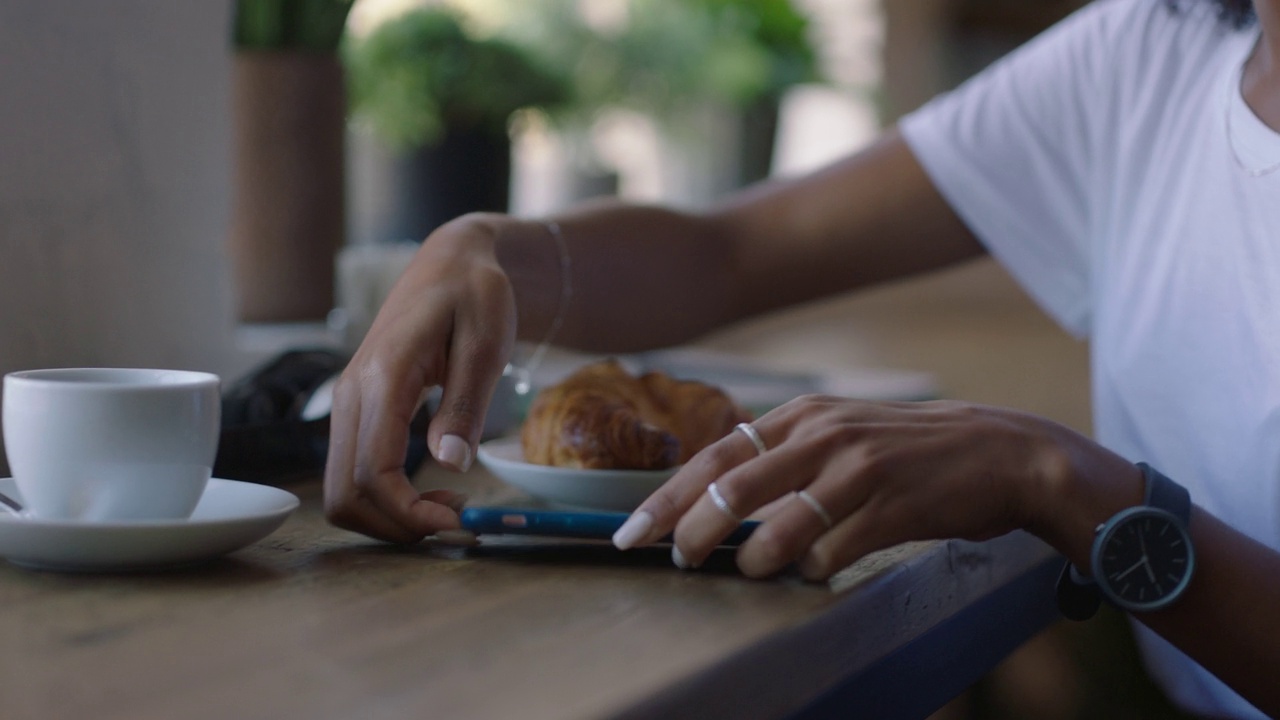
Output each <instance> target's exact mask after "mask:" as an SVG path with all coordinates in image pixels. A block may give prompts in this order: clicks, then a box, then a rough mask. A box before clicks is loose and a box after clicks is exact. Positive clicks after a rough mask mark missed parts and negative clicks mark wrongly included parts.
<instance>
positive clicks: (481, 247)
mask: <svg viewBox="0 0 1280 720" xmlns="http://www.w3.org/2000/svg"><path fill="white" fill-rule="evenodd" d="M500 222H501V220H499V219H498V218H497V217H496V216H467V217H464V218H461V219H459V220H456V221H454V222H451V223H449V224H447V225H445V226H443V227H442V228H440V229H439V230H437V231H436V232H435V233H433V234H432V235H431V236H430V237H429V238H427V240H426V242H424V243H423V245H422V248H421V249H420V250H419V251H418V253H417V254H416V255H415V256H414V259H413V260H412V262H411V263H410V264H409V267H408V268H407V269H406V270H405V272H404V274H403V275H402V276H401V277H400V279H399V280H398V281H397V282H396V284H395V287H394V288H393V289H392V291H391V293H390V295H389V296H388V298H387V300H386V302H385V303H384V304H383V306H382V309H381V310H380V311H379V312H378V316H377V318H376V319H375V320H374V323H373V326H372V328H371V329H370V330H369V333H368V335H367V336H366V337H365V339H364V342H362V343H361V345H360V348H359V350H357V352H356V354H355V357H353V358H352V360H351V363H350V364H349V365H348V366H347V368H346V370H345V371H344V372H343V374H342V377H341V378H340V379H339V381H338V384H337V387H336V388H335V389H334V403H333V414H332V420H331V428H330V441H329V457H328V462H327V463H326V467H325V514H326V515H327V517H328V518H329V521H330V522H332V523H333V524H335V525H337V526H339V527H343V528H346V529H349V530H355V531H357V532H361V533H364V534H366V535H369V536H372V537H375V538H379V539H382V540H387V541H391V542H402V543H409V542H416V541H418V540H421V539H422V538H423V537H425V536H426V535H430V534H433V533H435V532H437V531H439V530H449V529H455V528H457V527H458V526H459V525H458V511H459V510H460V509H461V505H462V502H463V501H464V500H465V498H462V497H461V496H459V495H457V494H455V493H452V492H450V491H447V490H435V491H430V492H425V493H419V492H418V491H417V490H416V489H414V487H413V486H412V485H411V484H410V483H409V479H408V477H406V476H405V473H404V458H405V453H406V451H407V449H408V443H409V422H410V420H411V419H412V417H413V415H414V412H415V411H416V410H417V409H418V406H419V403H420V401H421V399H422V398H423V395H424V393H425V392H426V391H427V390H428V389H430V388H432V387H434V386H436V385H441V386H443V388H444V391H443V396H442V399H441V402H440V410H439V412H437V413H436V415H435V417H433V418H432V420H431V424H430V427H429V429H428V431H427V445H428V447H429V448H430V449H431V452H432V454H433V455H434V456H435V458H436V459H437V460H438V461H439V462H440V463H441V464H443V465H446V466H449V467H452V468H453V469H457V470H465V469H467V467H468V466H469V465H470V464H471V461H472V458H473V448H474V447H475V446H476V444H477V443H478V442H479V440H480V432H481V430H482V428H483V426H484V414H485V411H486V409H487V408H488V406H489V400H490V398H491V397H492V395H493V391H494V387H495V386H496V384H497V381H498V378H499V376H500V375H501V374H502V370H503V367H504V366H505V365H506V362H507V359H508V358H509V357H510V354H511V348H512V345H513V343H514V341H515V325H516V311H515V301H514V295H513V291H512V287H511V283H510V281H509V279H508V277H507V275H506V274H505V273H504V271H503V269H502V268H501V267H500V266H499V264H498V261H497V259H496V255H495V239H496V236H497V232H498V224H499V223H500Z"/></svg>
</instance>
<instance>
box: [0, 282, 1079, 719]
mask: <svg viewBox="0 0 1280 720" xmlns="http://www.w3.org/2000/svg"><path fill="white" fill-rule="evenodd" d="M965 272H972V271H965ZM976 272H977V275H973V276H972V277H976V278H977V279H978V280H977V283H976V284H977V286H979V289H980V290H982V292H986V288H988V287H989V286H990V283H989V282H988V281H989V279H990V278H989V277H988V276H987V275H985V274H983V273H985V272H986V271H984V270H981V269H979V270H977V271H976ZM964 277H967V276H965V275H961V278H962V279H963V278H964ZM947 287H948V286H943V290H942V294H941V296H940V297H941V301H940V302H938V303H935V304H934V305H928V304H927V303H925V304H924V305H921V304H920V303H918V302H916V300H915V298H917V297H918V296H916V295H913V296H912V299H911V301H909V302H900V303H893V302H889V299H891V298H892V296H893V293H894V292H897V291H893V290H890V291H887V293H886V294H881V295H879V296H875V295H873V296H872V297H871V299H870V300H868V301H866V302H865V303H863V304H857V305H854V306H848V305H846V304H844V303H837V304H834V305H830V306H825V307H822V308H809V309H804V310H802V311H800V312H798V313H797V314H793V315H790V316H788V318H787V319H785V320H784V319H778V318H774V319H765V320H762V321H761V322H760V323H758V324H756V325H754V326H752V327H740V328H735V329H733V330H731V331H728V332H726V333H725V334H722V335H720V336H718V337H716V338H712V339H710V340H709V341H708V342H707V343H706V345H707V346H709V347H712V348H715V349H718V350H727V351H733V352H741V353H743V354H746V355H752V356H756V357H770V358H775V359H778V360H780V361H782V362H783V363H784V364H788V365H793V366H794V365H798V364H801V363H802V362H803V363H806V364H808V363H818V364H822V365H826V366H839V365H840V364H842V363H843V364H844V365H846V366H848V365H856V364H858V363H861V362H864V361H866V362H868V363H869V364H886V365H895V366H901V367H914V368H923V369H928V370H936V371H938V372H939V377H940V378H941V379H942V380H943V386H944V389H945V390H947V391H948V394H951V395H953V396H958V397H966V398H967V399H977V400H984V401H992V400H994V401H1000V400H1010V401H1011V402H1009V404H1014V405H1021V406H1023V407H1024V408H1026V409H1030V410H1035V411H1040V412H1045V414H1049V415H1050V416H1052V417H1056V418H1057V419H1059V420H1061V421H1063V422H1066V423H1067V424H1070V425H1075V426H1077V427H1079V426H1081V425H1084V424H1087V413H1086V412H1085V410H1086V409H1087V392H1084V391H1083V390H1084V382H1083V379H1084V377H1085V372H1084V370H1083V356H1084V355H1083V349H1081V348H1080V347H1079V346H1078V345H1076V344H1073V342H1072V341H1070V340H1068V339H1066V338H1065V336H1061V335H1060V333H1058V331H1056V329H1054V328H1052V326H1050V325H1049V324H1048V323H1047V321H1045V320H1044V318H1043V317H1042V316H1040V315H1038V313H1037V312H1036V311H1035V310H1034V308H1030V306H1029V305H1028V304H1027V303H1026V301H1025V298H1022V297H1020V296H1011V297H1005V296H1003V295H1001V296H998V297H997V301H995V302H992V303H990V305H991V307H990V308H989V309H991V310H992V312H990V313H987V314H985V315H983V314H981V313H980V314H978V319H977V320H969V321H962V320H960V319H958V318H959V317H960V313H959V309H958V306H959V305H963V303H958V302H956V299H955V297H953V292H952V290H951V289H947ZM982 292H979V293H978V296H979V297H983V295H982ZM926 296H927V294H926ZM964 297H966V298H971V297H972V296H971V295H965V296H964ZM887 298H888V299H887ZM970 309H971V308H970ZM965 322H969V323H970V324H968V325H966V324H964V323H965ZM913 328H914V330H913ZM973 343H978V344H980V345H983V346H984V347H983V348H977V347H974V346H973ZM994 346H1000V347H1003V348H1005V352H1004V353H1002V354H998V355H996V356H995V361H994V362H990V361H988V362H987V363H986V364H984V363H983V362H981V361H980V360H979V353H978V350H979V349H982V350H985V351H987V352H985V353H984V354H986V355H990V354H991V353H990V352H989V351H990V349H991V348H992V347H994ZM956 390H959V392H955V391H956ZM418 480H419V481H420V482H421V483H422V484H423V485H424V486H426V485H433V486H439V485H445V486H452V487H456V488H459V489H462V490H465V491H467V492H469V493H471V495H472V498H473V502H475V503H497V502H505V501H509V500H518V499H519V498H518V496H516V495H513V494H512V493H513V492H514V491H512V490H509V489H507V488H505V487H504V486H502V485H500V484H499V483H498V482H497V481H496V480H494V479H493V478H492V477H490V476H488V475H487V473H485V472H484V471H483V470H473V471H472V472H470V473H467V474H466V475H462V476H457V475H452V474H447V473H443V472H442V471H440V470H438V469H435V468H429V469H427V470H426V471H425V472H424V473H423V475H422V477H420V478H418ZM289 489H291V490H293V491H294V492H296V493H297V494H298V495H299V496H300V497H301V498H302V500H303V503H302V507H301V508H300V509H299V511H298V512H297V513H295V515H294V516H292V517H291V518H290V519H289V520H288V521H287V522H286V523H285V525H284V526H283V527H282V528H281V529H280V530H279V531H277V532H276V533H275V534H274V535H272V536H271V537H269V538H267V539H266V540H264V541H262V542H260V543H258V544H256V545H254V546H252V547H249V548H246V549H244V550H242V551H240V552H237V553H234V554H232V555H230V556H228V557H225V558H221V559H219V560H216V561H213V562H211V563H208V564H204V565H200V566H196V567H191V568H188V569H181V570H175V571H169V572H163V573H149V574H137V575H66V574H54V573H41V572H32V571H27V570H22V569H18V568H16V567H12V566H10V565H8V564H0V639H2V640H0V717H3V718H5V719H6V720H26V719H27V718H32V719H36V718H38V719H41V720H44V719H54V720H62V719H63V718H100V719H102V720H117V719H118V720H124V719H126V718H127V719H130V720H138V719H147V718H191V719H195V720H201V719H205V718H208V719H214V718H218V719H221V718H273V719H280V718H368V719H378V718H388V719H390V718H464V719H465V718H485V719H489V718H501V717H515V716H518V717H520V718H522V720H540V719H542V718H547V719H551V718H555V719H557V720H560V719H573V718H604V717H616V716H623V717H645V716H652V715H653V714H654V713H659V712H665V710H663V709H664V708H665V709H666V710H670V709H671V708H682V713H681V714H683V715H684V716H688V717H708V718H710V717H742V716H743V715H742V713H743V708H744V707H745V708H750V712H749V716H750V717H760V718H769V717H785V716H787V715H789V714H790V713H792V712H794V711H795V710H797V709H799V708H801V707H804V706H805V705H806V704H807V703H809V702H810V701H811V700H812V699H813V698H814V697H816V696H817V695H819V694H821V693H823V692H824V691H825V690H827V689H828V688H830V687H831V686H832V684H833V683H835V682H837V681H838V680H839V679H840V678H842V677H845V676H848V675H849V674H851V673H855V672H857V671H858V670H859V669H860V668H864V667H866V666H867V665H868V664H870V663H875V662H877V661H878V660H879V659H880V658H883V657H885V656H886V655H887V654H888V653H892V652H893V650H894V648H898V647H901V646H903V645H904V644H906V643H908V642H910V641H911V640H912V639H913V638H918V637H920V636H922V635H925V634H927V633H929V632H931V631H932V629H933V628H935V627H937V625H938V623H939V622H941V621H943V620H944V619H945V618H947V617H949V616H951V615H954V614H955V613H957V612H960V611H962V610H963V609H964V608H966V607H970V606H972V605H973V604H974V603H977V602H980V601H981V600H982V598H984V597H986V596H987V595H988V594H989V593H991V592H993V591H994V590H997V589H998V588H1000V587H1002V586H1003V585H1004V584H1006V583H1007V582H1008V581H1009V580H1010V579H1011V578H1013V577H1016V576H1018V575H1019V574H1023V573H1025V572H1026V571H1027V569H1028V568H1031V567H1033V566H1037V565H1042V564H1043V563H1044V562H1045V561H1046V560H1047V559H1048V558H1049V557H1051V553H1050V552H1049V551H1048V549H1047V548H1046V547H1045V546H1043V545H1042V544H1040V543H1039V542H1038V541H1036V540H1034V539H1032V538H1030V537H1029V536H1026V535H1023V534H1021V533H1015V534H1012V535H1008V536H1005V537H1004V538H1000V539H997V540H995V541H992V542H989V543H983V544H973V543H962V542H956V541H941V542H925V543H914V544H909V545H905V546H902V547H898V548H893V549H891V550H888V551H885V552H883V553H879V554H877V555H874V556H871V557H869V558H866V559H864V560H863V561H862V562H860V563H858V564H857V565H855V566H854V567H852V568H850V569H848V570H846V571H844V572H842V573H841V574H839V575H838V576H837V577H836V578H835V579H834V580H833V581H832V582H831V583H830V584H810V583H805V582H803V581H801V580H800V579H799V578H797V577H795V576H793V575H786V576H783V577H781V578H777V579H774V580H770V581H751V580H747V579H744V578H743V577H741V576H740V575H738V574H737V573H736V572H735V571H734V569H733V566H732V556H731V555H730V554H727V553H726V554H722V555H717V556H715V557H714V558H713V559H712V560H711V561H710V562H709V563H708V564H707V566H706V568H705V569H703V570H700V571H696V572H682V571H678V570H676V569H675V568H673V567H672V565H671V562H670V556H669V551H668V550H667V549H666V548H654V549H646V550H640V551H632V552H628V553H619V552H617V551H615V550H614V549H613V548H611V547H610V546H608V545H606V544H603V543H547V542H536V541H530V540H528V539H524V540H519V539H504V540H501V541H493V542H489V543H486V544H485V545H483V546H481V547H478V548H472V549H460V548H452V547H444V546H439V545H436V544H434V543H432V542H429V541H428V542H425V543H423V544H421V545H419V546H415V547H409V548H402V547H390V546H386V545H382V544H379V543H376V542H373V541H370V540H368V539H365V538H363V537H361V536H359V535H355V534H352V533H348V532H344V531H341V530H337V529H334V528H332V527H330V526H328V525H327V524H326V523H325V522H324V520H323V518H322V517H321V515H320V510H319V507H320V503H319V495H320V489H319V484H318V482H309V483H304V484H301V485H297V486H293V487H290V488H289ZM959 650H960V649H957V652H959Z"/></svg>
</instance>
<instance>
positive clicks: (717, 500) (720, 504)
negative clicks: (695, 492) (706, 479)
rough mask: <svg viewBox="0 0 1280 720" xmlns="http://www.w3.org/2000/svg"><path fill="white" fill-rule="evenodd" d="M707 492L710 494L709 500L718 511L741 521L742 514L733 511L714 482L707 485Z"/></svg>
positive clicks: (735, 520) (738, 521)
mask: <svg viewBox="0 0 1280 720" xmlns="http://www.w3.org/2000/svg"><path fill="white" fill-rule="evenodd" d="M707 494H708V495H710V496H711V502H712V503H714V504H715V506H716V508H717V509H718V510H719V511H720V512H722V513H724V514H725V515H727V516H728V517H729V519H730V520H733V521H734V522H736V523H741V522H742V516H741V515H739V514H738V513H736V512H734V510H733V507H732V506H731V505H729V501H728V500H725V499H724V495H721V494H720V488H719V487H718V486H717V485H716V484H715V483H714V482H713V483H711V484H710V485H708V486H707Z"/></svg>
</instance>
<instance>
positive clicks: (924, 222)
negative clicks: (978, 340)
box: [499, 132, 983, 352]
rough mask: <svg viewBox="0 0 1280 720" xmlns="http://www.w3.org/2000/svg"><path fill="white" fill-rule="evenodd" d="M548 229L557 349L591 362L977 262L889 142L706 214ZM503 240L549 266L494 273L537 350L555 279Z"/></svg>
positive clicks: (965, 238)
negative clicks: (565, 267)
mask: <svg viewBox="0 0 1280 720" xmlns="http://www.w3.org/2000/svg"><path fill="white" fill-rule="evenodd" d="M558 221H559V223H560V225H561V227H562V228H563V230H564V233H565V236H566V239H567V242H568V245H569V254H570V255H571V257H572V264H573V280H572V282H573V288H574V294H573V301H572V303H571V306H570V308H569V313H568V317H567V318H566V323H565V326H564V328H563V329H562V330H561V332H560V334H559V335H558V337H557V340H558V341H559V342H563V343H564V344H566V345H569V346H572V347H577V348H581V349H586V350H594V351H602V352H626V351H632V350H643V349H648V348H653V347H662V346H668V345H673V344H677V343H680V342H684V341H687V340H690V339H692V338H695V337H697V336H699V335H702V334H704V333H706V332H708V331H710V330H713V329H715V328H717V327H720V326H722V325H724V324H726V323H730V322H734V321H737V320H741V319H744V318H746V317H749V316H752V315H756V314H760V313H765V312H768V311H772V310H777V309H780V308H783V307H787V306H790V305H794V304H797V303H801V302H805V301H809V300H814V299H817V298H821V297H825V296H829V295H834V294H837V293H841V292H846V291H850V290H854V289H857V288H861V287H865V286H868V285H872V284H875V283H880V282H885V281H889V280H893V279H896V278H900V277H905V276H909V275H913V274H917V273H922V272H926V271H930V270H935V269H938V268H942V267H945V266H947V265H951V264H954V263H956V262H959V261H961V260H965V259H968V258H971V257H975V256H977V255H979V254H981V253H982V252H983V248H982V246H981V245H980V244H979V243H978V241H977V240H976V239H975V238H974V237H973V235H972V234H970V233H969V231H968V230H967V229H966V228H965V226H964V224H963V223H962V222H961V221H960V219H959V218H958V217H957V216H956V214H955V213H954V212H953V211H952V210H951V208H950V206H948V205H947V203H946V201H945V200H943V198H942V197H941V196H940V195H939V194H938V191H937V190H936V189H935V188H934V186H933V184H932V183H931V182H930V181H929V179H928V177H927V175H925V172H924V170H923V168H921V167H920V165H919V163H918V162H917V161H916V159H915V157H914V156H913V155H912V153H911V151H910V150H909V149H908V148H907V145H906V143H905V142H903V140H902V138H901V137H900V136H899V135H898V134H897V133H896V132H890V133H888V134H886V135H885V136H884V137H883V138H882V139H880V140H879V141H878V142H877V143H875V144H874V145H873V146H871V147H870V148H868V149H867V150H865V151H863V152H861V153H858V154H856V155H853V156H851V157H849V158H847V159H845V160H843V161H841V162H839V163H837V164H835V165H832V166H831V167H829V168H826V169H825V170H823V171H821V172H818V173H815V174H813V175H809V176H805V177H802V178H798V179H794V180H788V181H782V182H775V183H766V184H763V185H758V186H755V187H753V188H751V189H748V190H747V191H745V192H743V193H740V194H738V195H736V196H733V197H731V198H729V199H728V200H727V201H726V202H725V203H723V204H722V205H720V206H719V207H716V208H713V209H712V210H711V211H709V212H708V213H705V214H696V215H695V214H685V213H678V212H673V211H669V210H664V209H660V208H651V207H635V206H628V205H623V204H618V203H606V204H596V205H592V206H590V207H586V208H582V209H579V210H577V211H576V212H573V213H570V214H566V215H564V216H562V217H560V218H558ZM507 232H510V233H511V234H512V235H513V236H519V237H520V238H521V239H522V241H524V242H528V241H529V237H530V236H533V242H534V243H535V244H536V245H537V246H538V250H537V251H540V252H542V253H544V254H547V255H544V259H543V261H542V262H541V263H540V265H539V267H540V271H539V272H537V273H534V274H533V275H535V277H530V274H529V273H523V272H521V270H520V268H521V266H522V265H523V264H524V263H527V262H529V260H528V258H526V257H522V258H519V259H516V258H511V259H504V260H503V263H502V264H503V266H504V268H509V269H508V272H509V273H511V274H512V276H513V282H515V283H516V288H515V293H516V296H517V298H518V303H517V305H518V306H519V307H520V308H521V312H522V313H523V312H525V308H528V309H529V310H530V312H537V313H538V317H537V318H536V319H534V318H530V322H527V323H526V322H525V316H524V315H523V314H522V315H521V323H520V325H521V327H522V330H521V333H520V334H521V337H524V338H527V339H529V340H537V339H539V337H540V334H539V333H540V332H542V331H543V330H544V329H545V327H546V325H547V324H548V323H549V321H550V317H549V316H550V315H552V314H553V313H554V310H553V309H552V306H553V305H554V303H556V302H557V301H558V295H557V294H556V293H557V290H558V286H556V285H554V283H556V282H558V278H557V270H556V269H555V267H554V265H553V263H549V261H548V260H547V259H546V258H550V257H553V254H554V252H555V250H554V246H552V245H551V244H550V243H549V240H548V239H547V238H546V237H545V230H542V229H541V228H538V227H536V226H535V227H533V228H530V227H529V226H528V224H522V223H516V224H515V226H514V227H509V229H508V230H507ZM503 242H504V240H503V239H502V238H500V239H499V248H500V249H499V252H500V253H502V249H501V248H502V244H503ZM517 242H519V241H517ZM537 251H533V252H537ZM521 280H524V281H527V285H522V283H521ZM548 281H550V282H551V283H552V286H547V282H548ZM535 308H536V310H534V309H535ZM624 320H625V322H624V323H623V322H620V321H624ZM523 328H528V332H526V331H525V330H524V329H523Z"/></svg>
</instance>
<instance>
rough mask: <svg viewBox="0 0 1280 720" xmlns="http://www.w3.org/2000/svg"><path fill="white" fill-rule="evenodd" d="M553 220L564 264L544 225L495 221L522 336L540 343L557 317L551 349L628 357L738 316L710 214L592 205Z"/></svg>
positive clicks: (726, 254) (722, 245)
mask: <svg viewBox="0 0 1280 720" xmlns="http://www.w3.org/2000/svg"><path fill="white" fill-rule="evenodd" d="M554 220H555V222H556V223H557V224H558V225H559V227H560V232H561V235H562V237H563V240H564V245H565V250H566V251H567V254H568V262H567V263H564V264H562V262H561V258H560V255H559V248H558V246H557V241H556V239H555V238H554V237H553V236H552V234H551V232H550V230H549V229H548V227H547V226H546V224H545V223H543V222H534V221H517V220H510V219H508V220H505V221H500V223H501V224H500V226H499V227H500V229H499V231H498V233H497V235H498V239H497V245H496V247H497V254H498V258H499V262H500V263H501V264H502V266H503V269H504V270H505V271H506V272H507V274H508V276H509V277H510V279H511V283H512V287H513V291H514V293H515V298H516V306H517V312H518V318H519V319H518V334H519V336H520V337H521V338H522V339H524V340H527V341H532V342H537V341H539V340H541V339H542V338H543V337H545V335H546V333H547V331H548V329H549V328H550V327H551V325H552V322H553V319H554V318H555V317H556V315H557V314H560V313H563V318H562V324H561V327H560V329H559V330H558V332H557V333H556V337H555V342H556V343H557V344H561V345H565V346H568V347H573V348H577V349H582V350H590V351H596V352H633V351H638V350H645V349H650V348H655V347H663V346H668V345H674V344H677V343H680V342H684V341H687V340H689V339H692V338H695V337H697V336H699V335H701V334H703V333H706V332H708V331H710V330H711V329H713V328H715V327H717V326H719V325H722V324H724V323H726V322H731V321H732V320H734V319H736V318H735V313H734V311H733V306H734V303H733V297H734V295H735V292H736V291H735V288H734V282H735V281H734V277H735V270H734V268H733V259H732V252H731V249H730V241H729V239H728V238H726V237H724V236H723V235H721V234H719V233H718V228H717V226H716V225H715V224H714V223H713V222H712V221H710V220H709V219H708V218H706V217H703V216H699V215H695V214H692V213H682V212H677V211H672V210H666V209H662V208H657V207H647V206H637V205H628V204H625V203H621V202H597V203H592V204H590V205H587V206H583V207H580V208H577V209H575V210H574V211H572V212H569V213H564V214H560V215H557V216H556V217H555V218H554ZM565 269H568V271H569V276H568V277H567V278H566V277H564V274H563V270H565ZM565 282H568V283H569V288H570V293H569V294H568V295H567V296H566V295H565V294H564V292H563V289H564V285H563V283H565ZM566 298H567V301H568V302H567V305H566V306H565V307H563V308H562V307H561V305H562V303H563V302H564V301H565V299H566Z"/></svg>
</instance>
